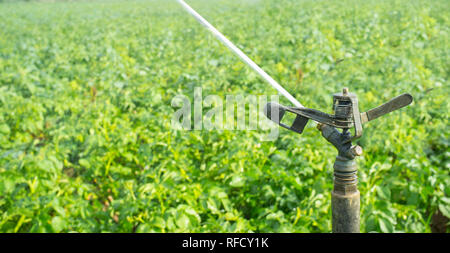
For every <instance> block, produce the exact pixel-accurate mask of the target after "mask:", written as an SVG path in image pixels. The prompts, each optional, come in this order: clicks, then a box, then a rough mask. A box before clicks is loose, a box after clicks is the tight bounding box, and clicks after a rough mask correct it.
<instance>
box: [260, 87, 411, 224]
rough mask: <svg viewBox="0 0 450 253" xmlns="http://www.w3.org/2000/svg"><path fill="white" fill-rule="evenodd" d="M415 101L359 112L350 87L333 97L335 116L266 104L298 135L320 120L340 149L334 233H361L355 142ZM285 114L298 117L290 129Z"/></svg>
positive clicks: (359, 151) (402, 99) (334, 194)
mask: <svg viewBox="0 0 450 253" xmlns="http://www.w3.org/2000/svg"><path fill="white" fill-rule="evenodd" d="M412 100H413V98H412V96H411V95H410V94H407V93H405V94H402V95H400V96H398V97H395V98H393V99H392V100H390V101H389V102H387V103H385V104H382V105H380V106H378V107H376V108H373V109H371V110H369V111H367V112H364V113H360V112H359V107H358V99H357V97H356V95H355V94H353V93H350V92H349V91H348V88H344V89H343V90H342V92H341V93H336V94H334V95H333V112H334V114H332V115H330V114H327V113H324V112H321V111H318V110H315V109H310V108H297V107H286V106H282V105H279V104H277V103H273V102H269V103H268V104H267V105H266V108H265V112H266V116H267V117H268V118H269V119H271V120H272V121H274V122H275V123H277V124H279V125H280V126H282V127H284V128H287V129H289V130H292V131H294V132H296V133H300V134H301V133H302V132H303V129H304V128H305V126H306V123H307V122H308V120H309V119H312V120H314V121H317V122H318V123H319V124H318V125H317V129H319V131H320V132H321V133H322V136H323V137H324V138H325V139H326V140H327V141H328V142H329V143H331V144H332V145H333V146H334V147H335V148H336V149H337V151H338V155H337V156H336V160H335V162H334V165H333V168H334V179H333V191H332V193H331V212H332V227H333V233H359V232H360V193H359V191H358V187H357V183H358V177H357V171H358V169H357V164H356V161H355V158H356V157H358V156H361V155H362V153H363V150H362V148H361V147H360V146H358V145H353V144H352V141H353V140H355V139H357V138H360V137H361V136H362V132H363V128H362V124H364V123H366V122H368V121H371V120H373V119H376V118H378V117H380V116H382V115H384V114H386V113H389V112H392V111H394V110H397V109H400V108H402V107H404V106H407V105H409V104H410V103H411V102H412ZM286 112H289V113H294V114H296V118H295V119H294V121H293V123H292V124H291V125H290V126H288V125H285V124H283V123H281V119H282V118H283V116H284V115H285V113H286ZM352 128H354V134H353V135H352V134H351V132H350V129H352ZM338 129H342V131H339V130H338Z"/></svg>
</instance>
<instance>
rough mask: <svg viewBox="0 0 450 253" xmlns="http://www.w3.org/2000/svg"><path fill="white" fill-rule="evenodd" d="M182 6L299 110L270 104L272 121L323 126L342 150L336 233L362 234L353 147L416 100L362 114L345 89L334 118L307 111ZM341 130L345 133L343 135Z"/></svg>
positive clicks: (398, 100) (337, 167) (297, 127)
mask: <svg viewBox="0 0 450 253" xmlns="http://www.w3.org/2000/svg"><path fill="white" fill-rule="evenodd" d="M178 2H179V3H180V4H181V6H183V8H184V9H185V10H186V11H187V12H189V14H191V15H192V16H193V17H194V18H195V19H196V20H197V21H198V22H200V23H201V24H202V25H203V26H204V27H205V28H206V29H208V30H209V31H210V32H211V33H212V34H213V35H214V36H215V37H216V38H217V39H218V40H220V41H221V42H222V43H223V44H224V45H225V46H226V47H227V48H228V49H230V50H231V51H232V52H233V53H234V54H235V55H236V56H238V57H239V58H240V59H241V60H242V61H243V62H244V63H246V64H247V65H248V66H249V67H250V68H251V69H253V70H254V71H255V72H256V73H258V74H259V75H260V77H261V78H262V79H264V80H265V81H266V82H267V83H269V84H270V85H271V86H272V87H273V88H275V89H276V90H277V91H278V92H279V93H280V94H281V95H283V96H284V97H285V98H286V99H288V100H289V101H290V102H291V103H292V104H293V105H294V106H295V107H286V106H283V105H280V104H276V103H273V102H270V103H268V104H267V105H266V107H265V112H266V116H267V117H268V118H269V119H271V120H272V121H274V122H275V123H277V124H279V125H280V126H282V127H284V128H287V129H289V130H292V131H294V132H296V133H299V134H301V133H302V132H303V129H304V128H305V126H306V123H308V120H310V119H311V120H313V121H316V122H318V123H319V124H318V125H317V128H318V129H319V130H320V131H321V132H322V136H323V137H324V138H325V139H326V140H327V141H328V142H330V143H331V144H333V146H334V147H335V148H336V149H337V150H338V155H337V157H336V161H335V162H334V166H333V167H334V189H333V192H332V193H331V195H332V203H331V208H332V216H333V220H332V225H333V232H335V233H340V232H344V233H359V232H360V230H359V203H360V202H359V198H360V194H359V191H358V188H357V175H356V173H357V166H356V162H355V158H356V157H357V156H360V155H362V152H363V151H362V148H361V147H360V146H358V145H352V141H353V140H355V139H357V138H360V137H361V136H362V132H363V128H362V125H363V124H364V123H366V122H369V121H371V120H374V119H376V118H378V117H380V116H383V115H384V114H386V113H389V112H392V111H395V110H397V109H400V108H402V107H405V106H407V105H409V104H411V102H412V100H413V98H412V96H411V95H410V94H406V93H405V94H402V95H400V96H398V97H395V98H393V99H392V100H390V101H389V102H387V103H385V104H383V105H380V106H379V107H376V108H373V109H371V110H369V111H367V112H364V113H360V112H359V107H358V98H357V97H356V95H355V94H353V93H350V92H349V91H348V88H344V89H343V91H342V93H336V94H334V95H333V113H334V114H333V115H330V114H327V113H324V112H321V111H318V110H315V109H309V108H305V107H304V106H303V105H302V104H301V103H300V102H299V101H298V100H297V99H295V97H294V96H292V95H291V94H290V93H289V92H287V91H286V90H285V89H284V88H283V87H282V86H281V85H280V84H278V83H277V82H276V81H275V80H274V79H273V78H272V77H270V76H269V75H268V74H267V73H266V72H265V71H264V70H263V69H261V68H260V67H259V66H258V65H257V64H256V63H255V62H253V61H252V60H251V59H250V58H248V57H247V55H245V54H244V53H243V52H242V51H241V50H240V49H239V48H237V47H236V46H235V45H234V44H233V43H232V42H231V41H229V40H228V39H227V38H226V37H225V36H224V35H223V34H222V33H220V32H219V31H218V30H217V29H216V28H215V27H214V26H212V25H211V24H210V23H209V22H208V21H207V20H206V19H204V18H203V17H202V16H201V15H200V14H198V13H197V12H196V11H195V10H194V9H192V7H190V6H189V5H188V4H187V3H185V2H184V1H183V0H178ZM286 112H289V113H293V114H295V115H296V118H295V120H294V121H293V122H292V124H291V125H290V126H288V125H285V124H283V123H281V119H282V118H283V116H284V115H285V113H286ZM352 128H354V134H353V135H352V133H351V131H350V129H352ZM338 129H342V131H339V130H338Z"/></svg>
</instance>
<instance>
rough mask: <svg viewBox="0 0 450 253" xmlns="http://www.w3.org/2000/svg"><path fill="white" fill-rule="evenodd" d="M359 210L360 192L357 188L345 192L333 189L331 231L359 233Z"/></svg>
mask: <svg viewBox="0 0 450 253" xmlns="http://www.w3.org/2000/svg"><path fill="white" fill-rule="evenodd" d="M359 212H360V193H359V191H358V190H356V191H355V192H351V193H349V192H347V193H345V194H342V193H341V192H336V191H335V190H333V191H332V192H331V213H332V226H333V233H359V232H360V227H359V224H360V220H359V216H360V213H359Z"/></svg>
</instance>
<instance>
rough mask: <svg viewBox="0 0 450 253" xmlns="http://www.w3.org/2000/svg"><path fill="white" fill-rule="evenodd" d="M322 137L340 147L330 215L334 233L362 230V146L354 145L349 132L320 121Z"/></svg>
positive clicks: (337, 147) (335, 169) (335, 164)
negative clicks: (359, 180) (359, 186)
mask: <svg viewBox="0 0 450 253" xmlns="http://www.w3.org/2000/svg"><path fill="white" fill-rule="evenodd" d="M317 128H318V129H319V130H320V131H321V133H322V136H323V137H324V138H325V139H326V140H327V141H328V142H330V143H331V144H333V146H334V147H335V148H336V149H337V150H338V156H337V157H336V160H335V162H334V165H333V168H334V178H333V185H334V187H333V191H332V192H331V215H332V223H331V224H332V229H333V233H359V232H360V230H359V229H360V218H359V217H360V213H359V212H360V193H359V191H358V185H357V184H358V177H357V176H356V172H357V170H358V168H357V164H356V162H355V158H356V157H357V156H360V155H361V154H362V149H361V147H360V146H358V145H355V146H353V145H352V143H351V141H349V140H350V133H349V132H348V131H343V132H342V133H341V132H339V131H338V130H337V129H336V128H334V127H332V126H329V125H325V124H318V125H317Z"/></svg>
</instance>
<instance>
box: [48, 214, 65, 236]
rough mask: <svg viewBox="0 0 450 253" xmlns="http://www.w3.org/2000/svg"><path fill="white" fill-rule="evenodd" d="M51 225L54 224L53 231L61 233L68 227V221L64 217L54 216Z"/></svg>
mask: <svg viewBox="0 0 450 253" xmlns="http://www.w3.org/2000/svg"><path fill="white" fill-rule="evenodd" d="M51 225H52V228H53V231H55V232H56V233H59V232H61V231H62V230H63V229H64V228H65V227H66V221H65V220H64V219H63V218H61V217H60V216H55V217H53V218H52V222H51Z"/></svg>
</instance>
